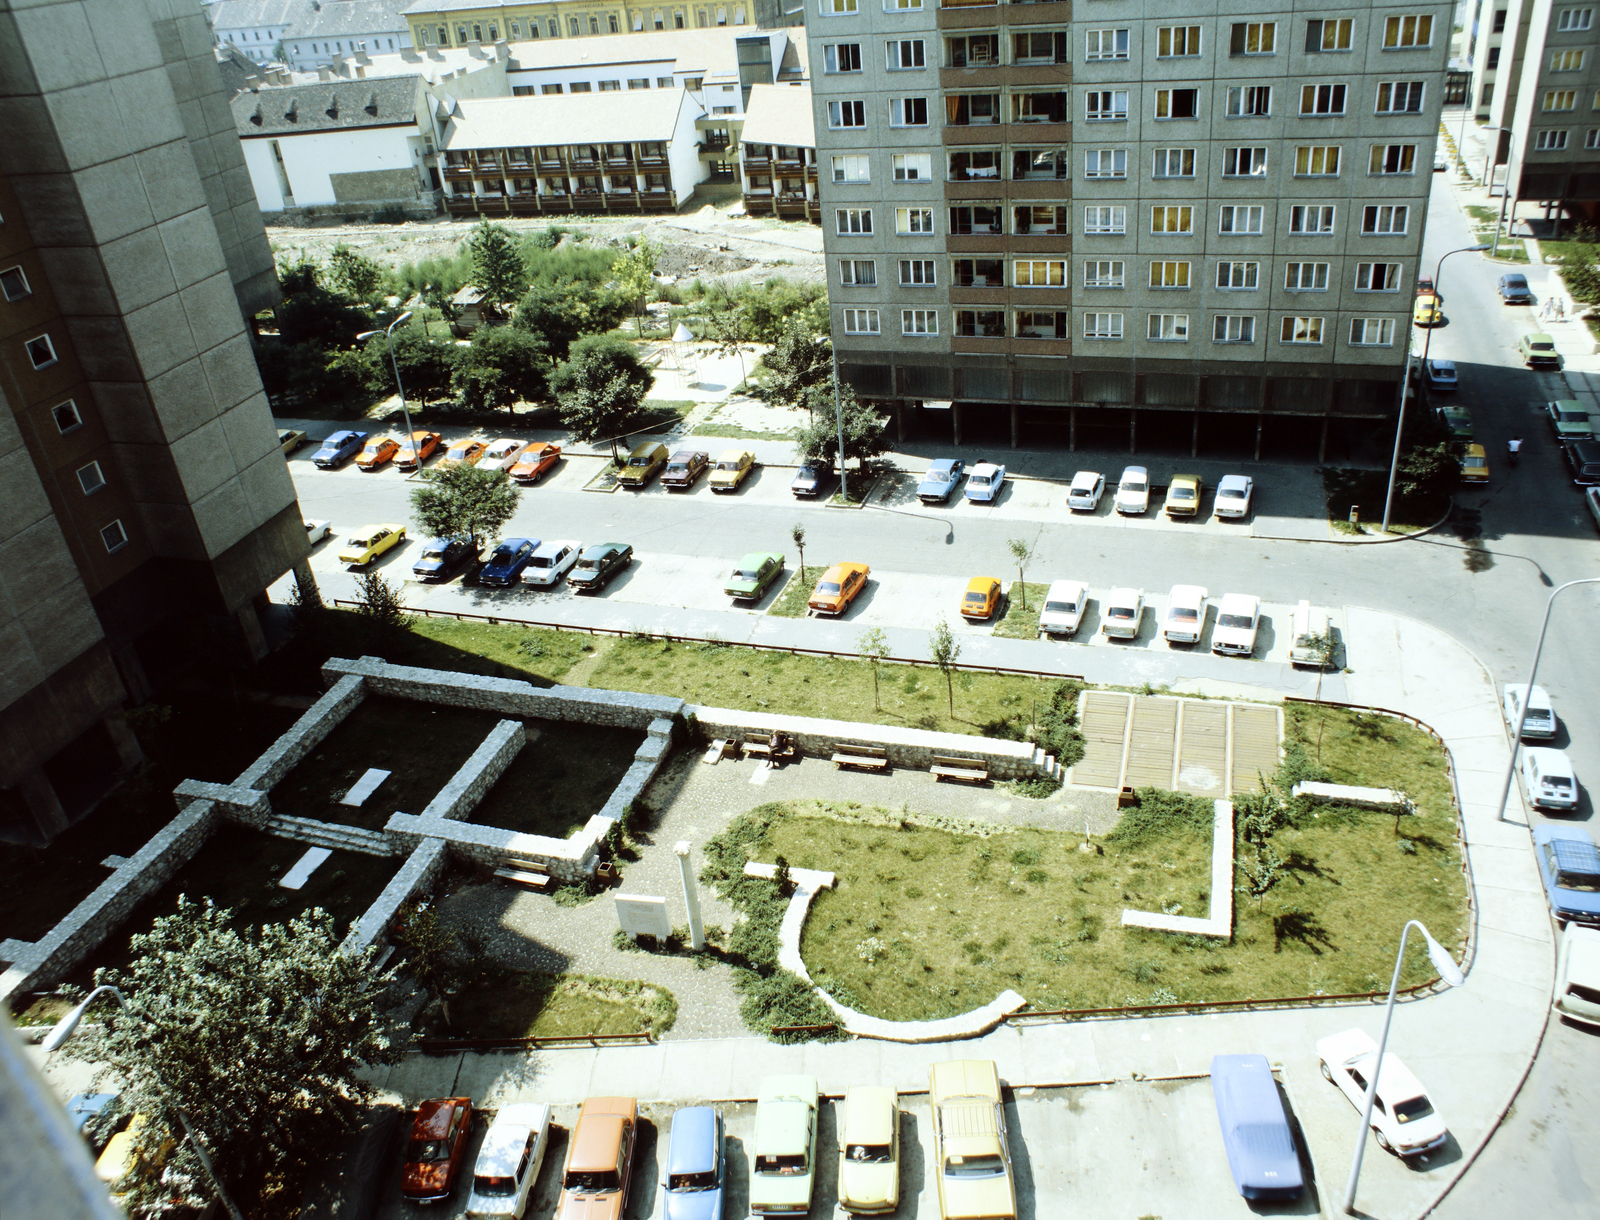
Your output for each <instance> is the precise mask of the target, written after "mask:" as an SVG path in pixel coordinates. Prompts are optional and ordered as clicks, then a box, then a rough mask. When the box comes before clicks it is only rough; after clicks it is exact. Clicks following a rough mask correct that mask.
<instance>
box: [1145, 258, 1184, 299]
mask: <svg viewBox="0 0 1600 1220" xmlns="http://www.w3.org/2000/svg"><path fill="white" fill-rule="evenodd" d="M1168 278H1171V280H1172V281H1173V282H1172V283H1167V282H1165V281H1166V280H1167V279H1168ZM1158 279H1159V280H1161V281H1162V282H1161V283H1157V282H1156V281H1157V280H1158ZM1149 286H1150V288H1151V289H1152V290H1153V291H1156V292H1188V291H1189V289H1190V288H1192V287H1193V286H1194V264H1193V263H1192V262H1191V261H1190V260H1188V259H1186V258H1185V259H1175V258H1174V259H1163V258H1153V259H1151V260H1150V275H1149Z"/></svg>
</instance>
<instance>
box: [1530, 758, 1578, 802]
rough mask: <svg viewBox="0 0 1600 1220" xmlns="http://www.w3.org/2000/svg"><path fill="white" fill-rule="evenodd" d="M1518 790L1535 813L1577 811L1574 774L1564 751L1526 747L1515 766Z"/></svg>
mask: <svg viewBox="0 0 1600 1220" xmlns="http://www.w3.org/2000/svg"><path fill="white" fill-rule="evenodd" d="M1518 766H1519V767H1520V768H1521V770H1522V790H1523V792H1525V793H1526V794H1527V797H1528V804H1530V805H1532V806H1533V807H1534V808H1535V809H1560V810H1570V809H1576V808H1577V807H1578V773H1577V772H1576V771H1574V770H1573V769H1572V762H1571V760H1570V759H1568V758H1567V752H1566V751H1565V750H1554V749H1551V748H1550V747H1549V746H1529V747H1528V748H1527V749H1525V750H1524V751H1523V752H1522V761H1521V762H1520V763H1519V764H1518Z"/></svg>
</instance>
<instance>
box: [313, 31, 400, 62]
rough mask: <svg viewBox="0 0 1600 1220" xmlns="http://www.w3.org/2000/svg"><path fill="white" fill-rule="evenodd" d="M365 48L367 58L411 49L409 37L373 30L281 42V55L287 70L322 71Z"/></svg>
mask: <svg viewBox="0 0 1600 1220" xmlns="http://www.w3.org/2000/svg"><path fill="white" fill-rule="evenodd" d="M363 44H364V45H365V46H366V49H367V54H368V55H394V54H398V53H399V52H400V51H401V50H402V49H404V48H406V47H409V46H410V45H411V35H410V34H409V33H406V32H403V31H400V30H374V31H373V32H371V33H368V34H354V35H351V36H349V37H342V38H296V37H294V36H292V35H291V36H290V37H288V38H286V39H285V40H284V44H283V52H284V56H285V57H286V58H287V59H288V61H289V66H290V67H291V68H293V69H294V70H295V71H297V72H304V71H308V70H309V69H312V68H321V67H324V66H326V65H327V64H331V63H332V62H333V61H334V60H335V59H339V58H341V57H342V58H344V59H349V58H350V57H351V56H353V55H354V54H355V53H356V52H357V51H359V50H360V49H361V47H362V46H363Z"/></svg>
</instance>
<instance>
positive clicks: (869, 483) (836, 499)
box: [828, 470, 878, 508]
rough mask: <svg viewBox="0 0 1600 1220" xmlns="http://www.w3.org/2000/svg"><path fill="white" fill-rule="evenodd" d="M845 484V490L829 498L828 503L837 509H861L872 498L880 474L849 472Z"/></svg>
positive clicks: (845, 474) (871, 471)
mask: <svg viewBox="0 0 1600 1220" xmlns="http://www.w3.org/2000/svg"><path fill="white" fill-rule="evenodd" d="M844 482H845V486H844V487H843V488H841V489H840V490H839V491H836V492H834V493H833V494H832V495H831V496H829V497H828V503H829V504H831V505H833V506H834V507H835V508H860V507H861V506H862V505H864V504H865V503H866V502H867V501H868V500H869V499H870V498H871V497H872V489H873V488H874V487H876V486H877V485H878V472H877V471H875V470H869V471H867V472H865V473H862V472H861V471H859V470H847V471H845V472H844Z"/></svg>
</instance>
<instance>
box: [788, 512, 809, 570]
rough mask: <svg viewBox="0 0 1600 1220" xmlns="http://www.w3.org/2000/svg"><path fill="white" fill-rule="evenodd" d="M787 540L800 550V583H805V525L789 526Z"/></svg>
mask: <svg viewBox="0 0 1600 1220" xmlns="http://www.w3.org/2000/svg"><path fill="white" fill-rule="evenodd" d="M789 541H791V542H793V543H794V549H795V550H797V551H799V552H800V583H801V584H802V585H803V584H805V583H806V527H805V526H803V525H800V524H798V523H796V524H794V525H792V526H790V527H789Z"/></svg>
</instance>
